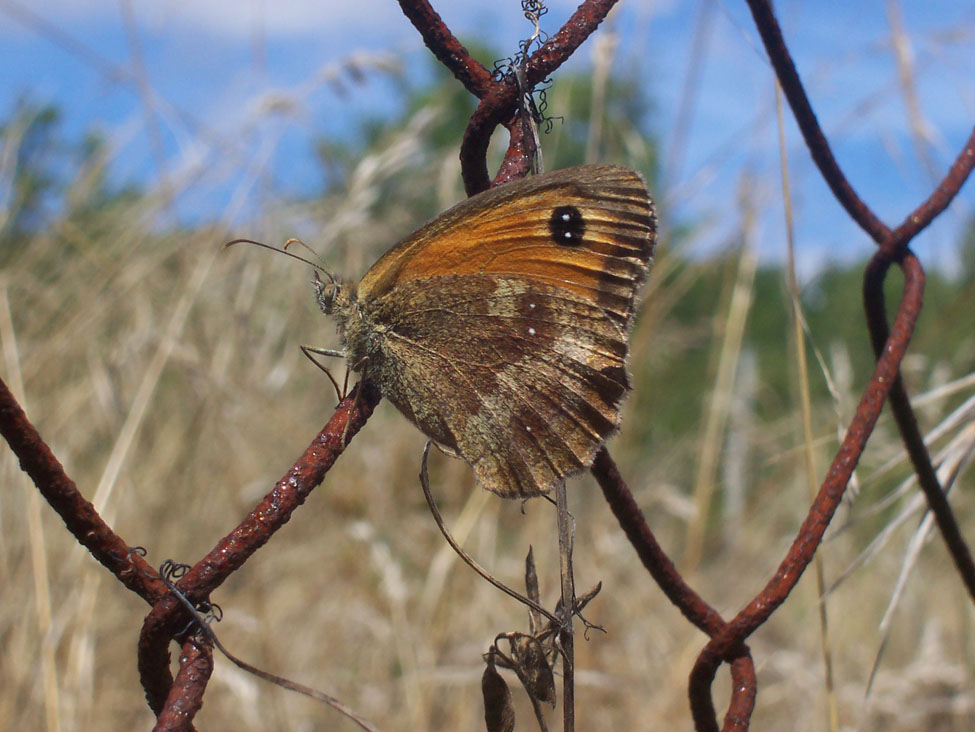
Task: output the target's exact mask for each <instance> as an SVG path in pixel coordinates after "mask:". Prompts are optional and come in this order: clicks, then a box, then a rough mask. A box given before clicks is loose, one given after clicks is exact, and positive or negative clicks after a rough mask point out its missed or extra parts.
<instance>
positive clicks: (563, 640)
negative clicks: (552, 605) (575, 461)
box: [555, 482, 576, 732]
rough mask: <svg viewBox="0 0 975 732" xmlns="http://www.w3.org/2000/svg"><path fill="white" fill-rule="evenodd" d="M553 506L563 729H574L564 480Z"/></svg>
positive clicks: (572, 602)
mask: <svg viewBox="0 0 975 732" xmlns="http://www.w3.org/2000/svg"><path fill="white" fill-rule="evenodd" d="M555 507H556V515H557V516H558V522H559V569H560V574H561V577H562V608H561V610H562V618H561V620H562V625H561V629H560V631H559V645H560V646H561V648H562V729H563V732H573V730H574V729H575V652H574V647H573V641H574V638H573V634H572V618H573V616H574V615H575V609H576V588H575V579H574V578H573V576H572V539H573V536H574V534H575V532H574V527H573V519H572V514H570V513H569V502H568V497H567V496H566V493H565V483H564V482H563V483H561V484H559V486H558V487H557V488H556V489H555Z"/></svg>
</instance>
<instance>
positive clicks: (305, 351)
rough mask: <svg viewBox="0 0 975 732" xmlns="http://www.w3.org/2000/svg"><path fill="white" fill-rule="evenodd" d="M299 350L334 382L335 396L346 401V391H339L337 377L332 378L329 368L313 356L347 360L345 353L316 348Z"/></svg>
mask: <svg viewBox="0 0 975 732" xmlns="http://www.w3.org/2000/svg"><path fill="white" fill-rule="evenodd" d="M299 348H301V352H302V353H303V354H305V356H306V357H307V358H308V360H309V361H311V362H312V363H313V364H315V365H316V366H317V367H318V368H320V369H321V370H322V371H323V372H325V375H326V376H327V377H328V380H329V381H331V382H332V386H333V387H334V388H335V395H336V396H337V397H338V400H339V401H342V400H343V399H345V394H346V391H345V390H344V389H339V383H338V382H337V381H336V380H335V377H334V376H332V372H331V371H330V370H329V369H328V367H327V366H323V365H322V364H321V363H319V362H318V361H317V360H316V359H315V357H314V356H313V355H312V354H316V355H319V356H328V357H330V358H345V351H336V350H333V349H331V348H316V347H315V346H299ZM348 385H349V374H348V371H346V375H345V386H346V387H348Z"/></svg>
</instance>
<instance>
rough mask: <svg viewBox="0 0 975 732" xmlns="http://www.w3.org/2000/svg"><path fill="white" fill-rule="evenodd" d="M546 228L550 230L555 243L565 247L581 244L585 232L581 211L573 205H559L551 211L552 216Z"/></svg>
mask: <svg viewBox="0 0 975 732" xmlns="http://www.w3.org/2000/svg"><path fill="white" fill-rule="evenodd" d="M548 230H549V231H550V232H552V240H553V241H554V242H555V243H556V244H561V245H563V246H567V247H573V246H578V245H579V244H582V237H583V236H585V233H586V222H585V220H584V219H583V218H582V211H580V210H579V209H577V208H576V207H575V206H559V207H558V208H556V209H555V210H554V211H552V218H550V219H549V220H548Z"/></svg>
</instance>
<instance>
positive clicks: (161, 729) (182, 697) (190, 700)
mask: <svg viewBox="0 0 975 732" xmlns="http://www.w3.org/2000/svg"><path fill="white" fill-rule="evenodd" d="M212 673H213V646H212V645H211V644H210V641H209V640H208V639H206V638H204V637H201V636H194V637H192V638H189V639H187V640H185V641H184V642H183V648H182V652H181V653H180V657H179V672H178V673H177V674H176V680H175V681H174V682H173V685H172V689H171V690H170V693H169V698H168V699H167V700H166V704H165V705H164V710H163V712H162V713H161V714H160V715H159V716H158V717H157V718H156V724H155V726H154V727H153V728H152V729H153V732H189V730H192V729H193V717H195V716H196V713H197V712H199V711H200V707H202V706H203V692H204V691H205V690H206V687H207V682H209V680H210V674H212Z"/></svg>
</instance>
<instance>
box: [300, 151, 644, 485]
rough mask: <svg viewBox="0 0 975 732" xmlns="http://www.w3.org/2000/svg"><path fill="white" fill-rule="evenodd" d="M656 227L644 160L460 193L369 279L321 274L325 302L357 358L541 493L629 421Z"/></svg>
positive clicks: (496, 469) (467, 447)
mask: <svg viewBox="0 0 975 732" xmlns="http://www.w3.org/2000/svg"><path fill="white" fill-rule="evenodd" d="M655 234H656V221H655V218H654V210H653V203H652V202H651V200H650V197H649V195H648V193H647V187H646V184H645V183H644V181H643V178H642V177H641V176H640V174H639V173H636V172H634V171H632V170H627V169H624V168H619V167H613V166H601V165H585V166H581V167H576V168H569V169H566V170H559V171H555V172H552V173H546V174H543V175H538V176H534V177H532V178H528V179H525V180H520V181H515V182H512V183H508V184H506V185H502V186H498V187H496V188H493V189H491V190H488V191H485V192H483V193H480V194H478V195H476V196H473V197H471V198H469V199H467V200H466V201H463V202H462V203H459V204H457V205H456V206H454V207H453V208H451V209H449V210H448V211H446V212H444V213H442V214H441V215H440V216H438V217H437V218H435V219H433V220H432V221H430V222H429V223H427V224H426V225H424V226H423V227H422V228H420V229H419V230H418V231H416V232H415V233H414V234H412V235H411V236H409V237H407V238H406V239H404V240H403V241H401V242H400V243H399V244H397V245H396V246H394V247H393V248H392V249H390V250H389V251H388V252H386V254H384V255H383V256H382V257H381V258H380V259H379V260H378V261H377V262H376V263H375V264H374V265H373V266H372V267H371V268H370V269H369V271H368V272H366V274H365V276H363V278H362V279H361V280H360V281H359V283H358V284H354V283H349V282H340V281H338V280H335V279H334V278H331V277H329V281H327V282H322V281H320V280H318V279H317V278H316V289H317V294H318V302H319V304H320V306H321V308H322V310H323V311H324V312H325V313H326V314H329V315H333V316H335V318H336V319H337V320H338V327H339V331H340V333H341V336H342V340H343V343H344V345H345V354H346V356H347V357H348V362H349V364H350V366H351V367H352V368H353V369H354V370H358V371H360V372H361V374H362V376H363V377H364V378H366V379H369V380H370V381H372V382H373V383H374V384H376V386H378V388H379V390H380V392H381V393H382V395H383V396H384V397H386V398H387V399H389V401H391V402H392V403H393V404H394V405H396V407H397V408H398V409H399V410H400V411H401V412H402V413H403V414H404V415H406V417H407V418H408V419H409V420H410V421H411V422H413V423H414V424H415V425H416V426H417V427H419V428H420V430H421V431H423V433H424V434H426V435H427V436H428V437H430V438H431V439H433V440H434V441H435V442H437V443H438V444H439V445H440V447H442V448H443V449H444V450H445V451H447V452H448V453H451V454H454V455H457V456H459V457H461V458H463V459H464V460H466V461H467V462H468V463H469V464H470V465H471V467H472V468H473V469H474V474H475V476H476V478H477V480H478V482H479V483H480V484H481V485H482V486H483V487H484V488H487V489H488V490H490V491H493V492H494V493H497V494H498V495H501V496H505V497H512V498H514V497H518V498H526V497H529V496H537V495H541V494H545V493H548V492H549V491H550V490H551V489H552V488H554V487H555V486H556V485H557V484H559V483H561V482H562V481H564V480H565V479H566V477H568V476H570V475H572V474H574V473H577V472H579V471H581V470H583V469H585V468H586V467H588V466H589V465H591V464H592V461H593V459H594V457H595V455H596V452H597V450H598V449H599V447H600V446H601V445H602V444H603V442H604V441H605V440H606V439H607V438H608V437H609V436H610V435H611V434H612V433H613V432H614V431H615V430H616V429H617V427H618V426H619V422H620V405H621V403H622V401H623V399H624V398H625V397H626V395H627V393H628V392H629V389H630V386H629V377H628V375H627V372H626V353H627V341H628V337H629V330H630V320H631V318H632V316H633V310H634V300H635V297H636V294H637V290H638V289H639V287H640V285H641V284H642V282H643V281H644V279H645V278H646V275H647V271H648V269H649V266H650V260H651V256H652V254H653V247H654V240H655Z"/></svg>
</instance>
